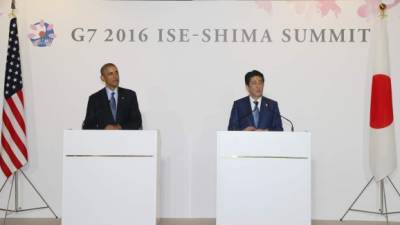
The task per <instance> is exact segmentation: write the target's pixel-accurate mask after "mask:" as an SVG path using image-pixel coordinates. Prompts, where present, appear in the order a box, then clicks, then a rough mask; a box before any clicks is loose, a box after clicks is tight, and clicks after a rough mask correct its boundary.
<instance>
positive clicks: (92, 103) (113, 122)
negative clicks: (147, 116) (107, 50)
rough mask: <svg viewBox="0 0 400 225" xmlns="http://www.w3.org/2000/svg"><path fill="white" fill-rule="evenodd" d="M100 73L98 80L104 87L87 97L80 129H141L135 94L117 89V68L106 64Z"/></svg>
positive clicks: (123, 89) (140, 118) (120, 88)
mask: <svg viewBox="0 0 400 225" xmlns="http://www.w3.org/2000/svg"><path fill="white" fill-rule="evenodd" d="M100 72H101V76H100V78H101V80H102V81H103V82H104V83H105V85H106V86H105V88H103V89H101V90H100V91H98V92H96V93H94V94H92V95H91V96H90V97H89V102H88V106H87V110H86V117H85V121H84V122H83V125H82V129H105V130H121V129H123V130H138V129H142V116H141V114H140V110H139V105H138V101H137V97H136V93H135V92H134V91H132V90H129V89H125V88H122V87H119V73H118V68H117V67H116V66H115V65H114V64H112V63H107V64H105V65H103V66H102V67H101V70H100Z"/></svg>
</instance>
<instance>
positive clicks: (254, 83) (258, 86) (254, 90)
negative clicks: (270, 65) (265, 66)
mask: <svg viewBox="0 0 400 225" xmlns="http://www.w3.org/2000/svg"><path fill="white" fill-rule="evenodd" d="M246 88H247V91H248V92H249V95H250V96H251V97H253V98H259V97H261V96H262V95H263V89H264V81H263V80H262V78H261V77H259V76H254V77H252V78H251V79H250V82H249V85H247V86H246Z"/></svg>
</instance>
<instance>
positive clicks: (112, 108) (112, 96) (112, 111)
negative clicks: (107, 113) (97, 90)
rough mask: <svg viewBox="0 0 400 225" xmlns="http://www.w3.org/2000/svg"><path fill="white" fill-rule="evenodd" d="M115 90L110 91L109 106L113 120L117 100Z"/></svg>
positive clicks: (115, 118) (115, 119) (115, 114)
mask: <svg viewBox="0 0 400 225" xmlns="http://www.w3.org/2000/svg"><path fill="white" fill-rule="evenodd" d="M114 95H115V92H111V99H110V107H111V113H112V115H113V118H114V121H117V102H116V101H115V97H114Z"/></svg>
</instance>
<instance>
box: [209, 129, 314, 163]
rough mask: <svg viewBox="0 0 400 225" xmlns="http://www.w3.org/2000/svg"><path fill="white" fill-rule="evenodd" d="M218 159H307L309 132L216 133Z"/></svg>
mask: <svg viewBox="0 0 400 225" xmlns="http://www.w3.org/2000/svg"><path fill="white" fill-rule="evenodd" d="M217 142H218V157H244V158H246V157H248V158H263V157H265V158H274V157H276V158H285V157H288V158H300V159H309V158H310V152H311V133H309V132H268V131H266V132H264V131H260V132H250V131H218V132H217Z"/></svg>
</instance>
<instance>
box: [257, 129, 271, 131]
mask: <svg viewBox="0 0 400 225" xmlns="http://www.w3.org/2000/svg"><path fill="white" fill-rule="evenodd" d="M256 131H269V130H268V129H257V130H256Z"/></svg>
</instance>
